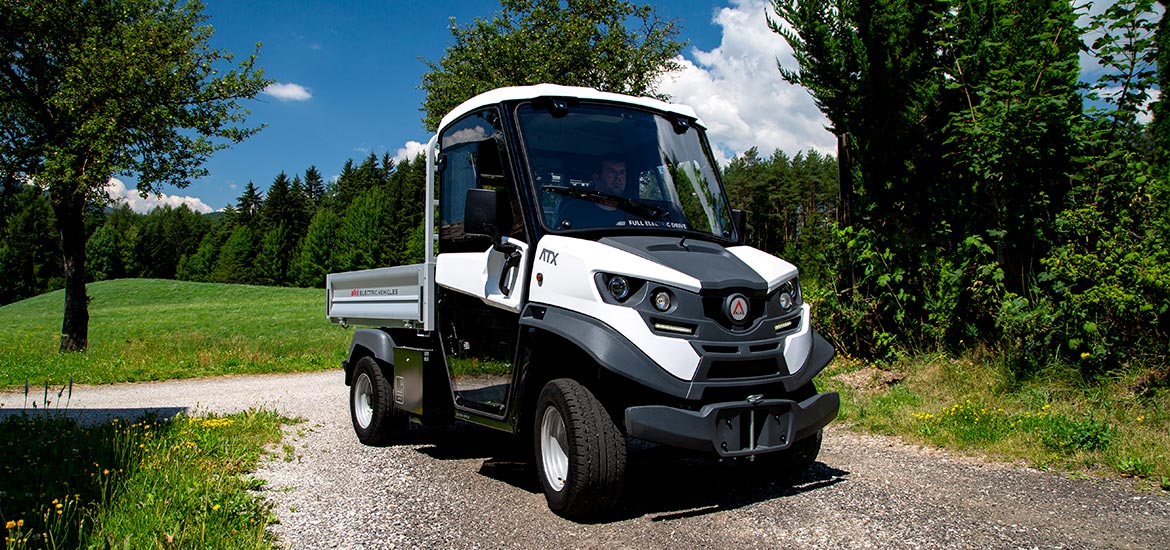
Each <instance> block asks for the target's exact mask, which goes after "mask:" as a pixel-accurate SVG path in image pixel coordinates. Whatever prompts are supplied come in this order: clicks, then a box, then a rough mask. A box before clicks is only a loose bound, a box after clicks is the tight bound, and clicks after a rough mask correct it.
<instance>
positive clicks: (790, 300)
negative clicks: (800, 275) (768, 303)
mask: <svg viewBox="0 0 1170 550" xmlns="http://www.w3.org/2000/svg"><path fill="white" fill-rule="evenodd" d="M776 299H777V301H778V302H779V303H780V308H781V309H783V310H784V311H788V310H790V309H792V307H793V306H796V305H799V304H800V281H799V280H798V279H795V278H794V279H792V280H790V281H785V282H784V283H783V284H781V285H780V288H778V289H776Z"/></svg>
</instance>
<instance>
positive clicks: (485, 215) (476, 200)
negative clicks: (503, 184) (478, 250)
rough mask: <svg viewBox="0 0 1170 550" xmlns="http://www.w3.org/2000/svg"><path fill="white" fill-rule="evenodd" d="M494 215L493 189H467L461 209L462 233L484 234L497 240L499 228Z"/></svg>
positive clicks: (494, 197)
mask: <svg viewBox="0 0 1170 550" xmlns="http://www.w3.org/2000/svg"><path fill="white" fill-rule="evenodd" d="M498 225H499V224H498V222H497V215H496V191H495V190H494V189H468V190H467V202H466V203H465V206H464V210H463V233H464V234H465V235H485V236H488V237H491V238H492V241H493V242H494V241H497V240H499V238H500V229H499V226H498Z"/></svg>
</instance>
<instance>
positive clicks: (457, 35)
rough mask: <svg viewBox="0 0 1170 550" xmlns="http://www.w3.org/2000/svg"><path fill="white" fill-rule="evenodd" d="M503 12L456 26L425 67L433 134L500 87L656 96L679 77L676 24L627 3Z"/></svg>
mask: <svg viewBox="0 0 1170 550" xmlns="http://www.w3.org/2000/svg"><path fill="white" fill-rule="evenodd" d="M500 5H501V7H502V8H503V11H502V12H500V13H497V14H496V15H494V16H492V18H491V19H480V18H476V19H475V21H474V22H472V23H471V24H469V25H466V26H463V27H460V26H458V25H456V24H455V20H454V19H452V20H451V27H450V28H451V35H452V38H454V44H452V45H451V46H449V47H448V48H447V51H446V52H445V53H444V54H443V58H442V59H440V60H439V62H438V63H435V62H431V61H427V62H426V64H427V67H428V68H429V71H428V72H427V73H426V74H424V75H423V78H422V89H423V90H424V91H426V94H427V97H426V100H424V102H423V105H422V108H421V110H422V112H423V125H424V126H425V127H426V128H427V129H428V130H434V129H435V128H437V127H438V125H439V120H440V119H442V117H443V115H445V114H446V113H447V112H448V111H450V110H451V109H453V108H454V107H455V106H457V105H459V104H460V103H462V102H463V101H465V100H467V99H469V98H471V97H472V96H474V95H476V94H478V93H481V92H486V91H488V90H491V89H493V88H498V87H501V86H519V85H526V84H539V83H542V82H548V83H553V84H568V85H574V86H590V87H593V88H597V89H599V90H603V91H608V92H619V93H628V94H633V95H654V93H655V90H654V84H655V82H657V81H658V78H659V77H660V76H662V75H663V74H667V73H670V72H672V71H676V70H678V69H679V65H678V63H676V62H675V61H673V59H674V58H675V57H676V56H677V55H679V52H681V51H682V48H683V46H685V45H686V43H685V42H679V41H677V40H675V37H676V36H678V33H679V26H678V24H677V23H675V22H674V21H671V20H663V19H660V18H659V17H658V15H657V14H656V13H655V12H654V10H653V8H651V7H650V6H649V5H639V4H634V3H632V2H629V1H626V0H568V1H567V2H565V1H561V0H501V2H500ZM627 25H628V26H627ZM631 28H632V29H634V30H631Z"/></svg>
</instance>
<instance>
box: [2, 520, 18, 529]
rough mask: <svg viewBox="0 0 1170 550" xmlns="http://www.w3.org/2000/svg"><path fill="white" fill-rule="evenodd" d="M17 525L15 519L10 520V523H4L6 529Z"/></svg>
mask: <svg viewBox="0 0 1170 550" xmlns="http://www.w3.org/2000/svg"><path fill="white" fill-rule="evenodd" d="M15 527H16V522H15V521H9V522H8V523H5V524H4V528H5V529H14V528H15Z"/></svg>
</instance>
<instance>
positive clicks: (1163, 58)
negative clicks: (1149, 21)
mask: <svg viewBox="0 0 1170 550" xmlns="http://www.w3.org/2000/svg"><path fill="white" fill-rule="evenodd" d="M1158 3H1159V4H1161V5H1162V18H1161V19H1159V20H1158V27H1157V29H1156V30H1155V32H1154V49H1155V50H1156V51H1157V53H1155V54H1154V55H1155V57H1154V59H1155V61H1156V63H1157V73H1158V89H1159V90H1161V91H1162V93H1161V95H1159V96H1158V101H1155V102H1154V104H1153V105H1152V106H1151V107H1150V110H1151V111H1152V112H1153V115H1154V120H1153V121H1152V122H1151V123H1150V134H1151V135H1153V136H1154V145H1155V147H1156V153H1155V158H1156V160H1157V162H1158V168H1159V170H1161V172H1162V176H1163V177H1170V95H1167V94H1166V90H1168V89H1170V0H1158Z"/></svg>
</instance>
